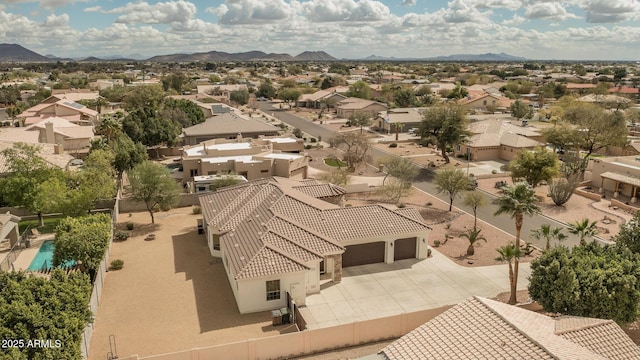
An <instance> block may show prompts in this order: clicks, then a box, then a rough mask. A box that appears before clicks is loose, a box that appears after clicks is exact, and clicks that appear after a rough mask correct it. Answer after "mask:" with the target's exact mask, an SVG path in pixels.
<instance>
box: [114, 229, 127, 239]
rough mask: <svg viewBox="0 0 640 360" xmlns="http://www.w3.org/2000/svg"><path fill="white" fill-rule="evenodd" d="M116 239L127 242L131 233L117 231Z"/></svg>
mask: <svg viewBox="0 0 640 360" xmlns="http://www.w3.org/2000/svg"><path fill="white" fill-rule="evenodd" d="M114 238H115V239H116V240H117V241H125V240H127V239H128V238H129V233H128V232H126V231H116V233H115V235H114Z"/></svg>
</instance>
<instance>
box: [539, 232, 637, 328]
mask: <svg viewBox="0 0 640 360" xmlns="http://www.w3.org/2000/svg"><path fill="white" fill-rule="evenodd" d="M639 279H640V260H639V258H638V256H637V254H633V253H632V252H631V251H629V250H628V249H624V248H621V247H615V246H604V247H603V246H600V245H598V244H597V243H595V242H593V243H591V244H589V245H585V246H576V247H574V248H573V249H571V250H569V249H567V248H566V247H564V246H559V247H555V248H553V249H551V250H550V251H545V252H544V253H543V254H542V255H541V256H540V257H539V258H537V259H534V260H533V261H531V276H530V277H529V295H530V296H531V298H532V299H533V300H535V301H537V302H538V303H539V304H540V305H542V306H543V308H544V310H545V311H549V312H559V313H562V314H566V315H574V316H587V317H596V318H603V319H612V320H614V321H616V322H618V323H619V324H623V325H624V324H626V323H629V322H633V321H636V320H637V318H638V315H640V312H639V308H638V304H640V280H639Z"/></svg>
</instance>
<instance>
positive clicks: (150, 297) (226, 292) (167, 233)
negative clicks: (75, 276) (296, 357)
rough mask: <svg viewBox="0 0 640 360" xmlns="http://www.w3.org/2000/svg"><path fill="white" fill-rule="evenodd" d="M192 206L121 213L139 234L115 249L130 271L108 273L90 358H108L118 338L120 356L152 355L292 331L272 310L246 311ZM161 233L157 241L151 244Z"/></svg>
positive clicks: (122, 222)
mask: <svg viewBox="0 0 640 360" xmlns="http://www.w3.org/2000/svg"><path fill="white" fill-rule="evenodd" d="M196 218H198V216H197V215H193V214H192V210H191V208H180V209H173V210H170V211H167V212H161V213H158V214H156V224H155V225H151V224H150V221H151V220H150V217H149V214H148V213H146V212H140V213H133V214H131V216H129V214H122V215H121V216H120V218H119V220H118V221H119V224H118V228H120V229H124V227H125V224H126V223H127V222H132V223H133V224H134V226H135V227H134V231H133V232H132V236H131V237H130V238H129V239H128V240H126V241H122V242H115V243H113V245H112V247H111V253H110V260H114V259H122V260H124V268H123V269H122V270H118V271H109V272H108V273H107V276H106V279H105V284H104V288H103V293H102V297H101V301H100V307H99V309H98V313H97V315H96V317H95V322H94V325H95V327H94V332H93V337H92V341H91V349H90V352H89V359H96V360H102V359H105V358H106V356H107V352H108V351H109V335H115V337H116V341H117V350H118V355H119V356H121V357H124V356H127V355H132V354H138V355H140V356H148V355H153V354H162V353H166V352H173V351H180V350H186V349H190V348H193V347H202V346H211V345H216V344H224V343H229V342H234V341H239V340H244V339H250V338H259V337H265V336H273V335H277V334H280V333H283V332H290V331H292V330H294V329H292V328H291V327H289V326H278V327H273V326H272V325H271V315H270V313H269V312H260V313H255V314H248V315H240V313H239V312H238V308H237V306H236V303H235V299H234V297H233V293H232V291H231V287H230V285H229V281H228V280H227V277H226V273H225V270H224V267H223V265H222V263H221V262H219V261H216V260H215V259H214V258H213V257H211V256H210V255H209V250H208V247H207V244H206V240H205V238H204V235H198V233H197V231H196ZM148 234H155V235H156V238H155V240H152V241H145V238H146V237H147V235H148Z"/></svg>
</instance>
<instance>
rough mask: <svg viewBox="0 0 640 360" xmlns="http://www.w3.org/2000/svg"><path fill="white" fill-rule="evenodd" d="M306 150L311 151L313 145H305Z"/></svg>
mask: <svg viewBox="0 0 640 360" xmlns="http://www.w3.org/2000/svg"><path fill="white" fill-rule="evenodd" d="M304 148H305V149H307V150H309V149H311V148H312V146H311V145H309V144H307V145H305V146H304Z"/></svg>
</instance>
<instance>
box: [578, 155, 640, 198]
mask: <svg viewBox="0 0 640 360" xmlns="http://www.w3.org/2000/svg"><path fill="white" fill-rule="evenodd" d="M590 167H591V184H592V186H593V187H594V188H598V189H599V191H600V193H601V194H604V192H605V190H606V191H610V192H612V193H613V197H614V198H618V197H619V196H620V195H623V196H625V197H629V198H630V199H629V202H631V203H632V204H635V203H636V202H637V201H638V196H639V194H638V192H639V191H638V189H639V188H640V158H638V157H637V156H615V157H606V158H595V159H592V160H591V161H590Z"/></svg>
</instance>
